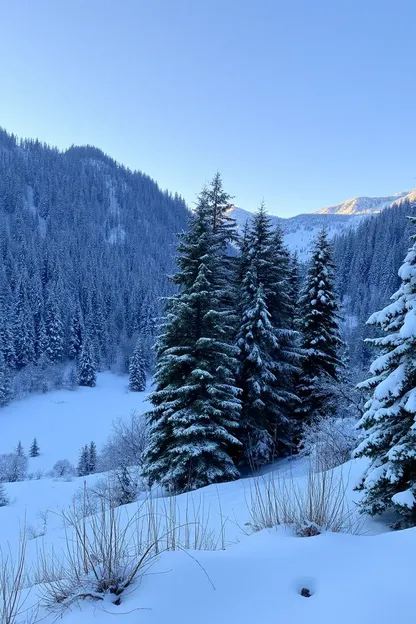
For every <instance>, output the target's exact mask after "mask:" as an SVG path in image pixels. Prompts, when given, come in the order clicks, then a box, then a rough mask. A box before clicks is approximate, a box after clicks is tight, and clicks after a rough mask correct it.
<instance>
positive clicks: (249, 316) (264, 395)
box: [237, 205, 298, 465]
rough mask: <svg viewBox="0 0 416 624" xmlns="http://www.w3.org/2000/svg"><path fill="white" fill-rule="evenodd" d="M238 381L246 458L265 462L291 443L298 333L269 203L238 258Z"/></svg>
mask: <svg viewBox="0 0 416 624" xmlns="http://www.w3.org/2000/svg"><path fill="white" fill-rule="evenodd" d="M239 263H240V268H241V266H243V267H244V272H243V271H241V269H240V271H239V273H240V274H241V275H242V284H240V288H239V289H238V292H239V310H240V323H239V327H240V328H239V331H238V334H237V345H238V347H239V351H240V367H239V376H238V379H239V385H240V388H241V390H242V397H241V398H242V403H243V406H242V416H241V436H242V439H243V442H244V452H245V461H246V462H250V463H251V464H254V465H261V464H264V463H267V462H268V461H270V460H271V459H272V458H273V457H274V456H276V455H277V454H284V453H287V452H288V451H289V450H290V449H291V448H292V447H293V442H292V428H293V427H292V421H291V416H290V413H291V411H292V410H293V405H294V403H296V396H295V395H294V394H293V383H294V375H295V373H296V372H297V370H298V369H297V367H296V362H297V359H298V348H297V346H296V342H297V338H296V335H295V333H294V332H293V331H292V330H291V329H290V323H291V318H290V305H289V300H288V298H287V279H288V256H287V253H286V252H285V249H284V247H283V244H282V240H281V233H280V231H275V232H272V231H271V227H270V219H269V218H268V216H267V213H266V210H265V207H264V205H262V206H261V207H260V209H259V210H258V211H257V213H256V214H255V216H254V219H253V223H252V227H251V228H250V230H249V232H246V233H245V237H244V238H243V243H242V246H241V255H240V259H239Z"/></svg>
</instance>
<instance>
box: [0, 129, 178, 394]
mask: <svg viewBox="0 0 416 624" xmlns="http://www.w3.org/2000/svg"><path fill="white" fill-rule="evenodd" d="M187 216H188V209H187V207H186V205H185V202H184V200H183V199H182V198H181V197H179V196H178V195H172V194H170V193H168V192H167V191H163V190H162V189H160V188H159V186H158V185H157V184H156V182H155V181H154V180H152V179H151V178H150V177H149V176H147V175H145V174H143V173H141V172H139V171H130V170H129V169H127V168H125V167H123V166H120V165H119V164H117V163H116V162H115V161H114V160H112V159H111V158H109V157H108V156H106V155H105V154H104V153H103V152H101V151H100V150H98V149H96V148H93V147H90V146H85V147H75V146H74V147H72V148H70V149H68V150H66V151H59V150H57V149H54V148H50V147H48V146H46V145H44V144H41V143H40V142H39V141H30V140H26V141H18V140H17V139H16V138H15V137H14V136H13V135H9V134H7V132H5V131H2V130H0V368H1V365H2V361H3V359H2V358H4V360H5V361H6V363H7V365H8V368H9V369H10V370H11V371H12V376H13V379H12V380H11V383H12V384H18V383H19V384H20V382H18V381H16V380H19V379H20V378H22V376H23V375H25V378H26V381H25V380H22V379H20V381H22V383H21V386H22V387H24V386H25V383H27V382H28V380H29V381H30V384H31V389H32V390H36V389H39V388H38V386H37V384H38V382H35V378H37V377H38V376H39V375H38V373H39V367H40V364H42V363H45V361H47V362H52V363H54V364H59V363H63V362H65V361H67V360H68V358H72V359H73V358H74V355H75V352H76V351H77V349H78V350H79V348H80V343H82V341H84V340H88V343H90V344H91V350H92V352H93V358H94V361H95V363H96V366H97V367H98V368H99V369H103V368H108V367H110V366H114V365H116V364H117V363H118V365H119V369H121V370H123V369H124V370H125V367H126V361H127V359H128V357H129V355H130V354H131V351H132V349H133V347H134V343H135V342H136V341H137V339H138V338H140V340H141V341H142V343H143V344H142V346H143V348H144V350H145V357H146V359H147V361H148V364H150V361H151V357H152V356H151V353H152V352H151V347H152V344H153V342H154V335H155V318H157V317H159V316H160V314H161V304H160V297H162V296H165V295H167V294H169V293H170V290H169V289H170V286H169V284H168V282H167V279H166V275H167V274H169V273H172V272H173V270H174V261H173V256H174V250H175V243H176V236H175V233H176V232H178V231H181V230H183V229H184V228H186V225H187ZM146 354H147V355H146ZM31 367H32V369H33V368H34V367H35V368H36V371H34V370H31ZM25 371H26V372H25ZM39 383H40V382H39ZM42 383H43V382H42ZM45 383H46V382H45ZM57 383H58V382H57ZM59 383H61V382H59ZM47 384H49V378H48V379H47ZM38 385H39V384H38ZM33 386H35V387H33ZM13 393H14V395H15V396H16V395H17V396H19V394H20V385H19V387H14V388H13Z"/></svg>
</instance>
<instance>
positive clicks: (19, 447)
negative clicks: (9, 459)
mask: <svg viewBox="0 0 416 624" xmlns="http://www.w3.org/2000/svg"><path fill="white" fill-rule="evenodd" d="M24 454H25V452H24V450H23V444H22V443H21V441H20V440H19V442H18V444H17V446H16V455H18V456H19V457H22V456H23V455H24Z"/></svg>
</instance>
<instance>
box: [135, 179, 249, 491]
mask: <svg viewBox="0 0 416 624" xmlns="http://www.w3.org/2000/svg"><path fill="white" fill-rule="evenodd" d="M222 219H223V214H222V213H221V214H220V213H218V214H216V227H217V232H221V231H223V229H225V227H226V226H225V225H224V226H223V222H222ZM179 254H180V256H179V258H178V266H179V271H178V272H177V273H176V275H175V276H174V278H173V281H174V282H175V283H176V284H177V285H179V286H180V287H181V291H180V292H179V293H178V294H177V295H175V296H174V297H171V298H169V299H168V301H167V307H166V318H165V322H164V325H163V328H162V334H161V336H160V338H159V340H158V344H157V365H156V376H155V381H156V390H155V391H154V392H153V393H152V394H151V396H150V400H151V402H152V403H153V406H154V408H153V410H152V411H151V412H150V413H149V414H148V418H149V422H150V433H149V436H150V439H149V445H148V448H147V452H146V456H145V468H144V471H145V474H146V475H147V477H148V478H149V481H150V482H153V481H159V482H160V483H161V484H162V485H164V486H166V487H168V488H171V490H173V491H176V492H183V491H187V490H192V489H194V488H197V487H202V486H204V485H209V484H210V483H216V482H221V481H227V480H230V479H235V478H237V477H238V472H237V469H236V468H235V465H234V463H233V460H232V458H231V456H230V454H231V453H233V452H234V449H235V447H237V446H238V445H239V442H238V440H237V439H236V437H235V434H234V432H235V431H236V429H237V426H238V418H239V415H240V408H241V403H240V400H239V399H238V394H239V391H238V389H237V387H236V383H235V376H234V371H235V370H236V367H237V360H236V355H237V354H238V351H237V349H236V348H235V347H234V346H233V345H232V344H231V335H232V327H231V326H230V314H229V312H227V311H226V310H225V307H224V304H223V301H224V290H223V284H222V281H223V278H224V273H223V261H224V250H223V249H222V247H221V248H219V245H218V239H217V237H216V235H215V234H214V232H213V212H212V206H211V205H210V204H209V202H208V201H207V200H206V192H205V191H204V192H203V193H202V194H201V196H200V197H199V202H198V205H197V208H196V211H195V214H194V216H193V217H192V218H191V223H190V228H189V231H188V232H187V233H185V234H183V235H181V240H180V245H179Z"/></svg>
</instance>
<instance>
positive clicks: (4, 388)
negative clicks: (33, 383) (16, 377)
mask: <svg viewBox="0 0 416 624" xmlns="http://www.w3.org/2000/svg"><path fill="white" fill-rule="evenodd" d="M11 398H12V393H11V389H10V381H9V371H8V369H7V367H6V363H5V361H4V357H3V354H2V352H1V351H0V407H4V406H5V405H7V404H8V403H9V401H10V399H11Z"/></svg>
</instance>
